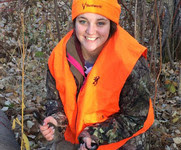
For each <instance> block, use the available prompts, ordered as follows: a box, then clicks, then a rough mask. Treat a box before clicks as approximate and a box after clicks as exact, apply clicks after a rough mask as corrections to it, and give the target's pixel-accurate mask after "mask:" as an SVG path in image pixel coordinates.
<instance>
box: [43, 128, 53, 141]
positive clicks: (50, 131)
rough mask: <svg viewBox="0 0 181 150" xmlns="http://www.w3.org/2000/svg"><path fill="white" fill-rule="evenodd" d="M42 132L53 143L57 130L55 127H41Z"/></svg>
mask: <svg viewBox="0 0 181 150" xmlns="http://www.w3.org/2000/svg"><path fill="white" fill-rule="evenodd" d="M40 131H41V133H42V135H43V136H44V137H45V138H46V140H47V141H51V140H53V138H54V132H55V129H54V128H53V127H47V125H46V126H45V127H44V126H41V127H40Z"/></svg>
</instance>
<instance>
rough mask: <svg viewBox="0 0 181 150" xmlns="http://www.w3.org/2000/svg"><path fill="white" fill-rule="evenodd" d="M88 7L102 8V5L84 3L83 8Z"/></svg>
mask: <svg viewBox="0 0 181 150" xmlns="http://www.w3.org/2000/svg"><path fill="white" fill-rule="evenodd" d="M86 7H95V8H102V6H101V5H95V4H87V3H82V8H83V9H85V8H86Z"/></svg>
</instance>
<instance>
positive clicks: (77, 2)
mask: <svg viewBox="0 0 181 150" xmlns="http://www.w3.org/2000/svg"><path fill="white" fill-rule="evenodd" d="M83 13H96V14H99V15H102V16H105V17H106V18H108V19H110V20H112V21H113V22H115V23H116V24H118V23H119V16H120V13H121V6H120V5H119V4H118V2H117V0H73V4H72V20H74V19H75V18H76V17H77V16H78V15H80V14H83Z"/></svg>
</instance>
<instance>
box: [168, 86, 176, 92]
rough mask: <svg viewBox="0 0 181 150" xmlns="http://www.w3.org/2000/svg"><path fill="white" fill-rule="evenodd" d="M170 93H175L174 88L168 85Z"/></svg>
mask: <svg viewBox="0 0 181 150" xmlns="http://www.w3.org/2000/svg"><path fill="white" fill-rule="evenodd" d="M169 91H170V92H171V93H175V92H176V88H175V86H174V85H173V84H171V85H170V90H169Z"/></svg>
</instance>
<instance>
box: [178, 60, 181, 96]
mask: <svg viewBox="0 0 181 150" xmlns="http://www.w3.org/2000/svg"><path fill="white" fill-rule="evenodd" d="M178 95H179V96H180V97H181V62H180V73H179V89H178Z"/></svg>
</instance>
